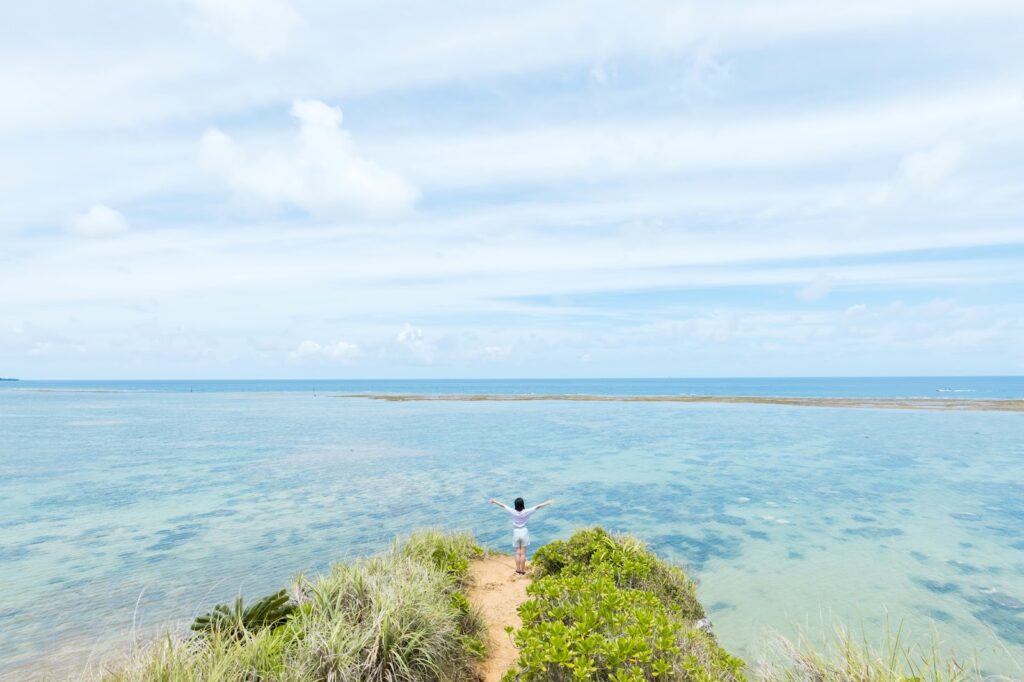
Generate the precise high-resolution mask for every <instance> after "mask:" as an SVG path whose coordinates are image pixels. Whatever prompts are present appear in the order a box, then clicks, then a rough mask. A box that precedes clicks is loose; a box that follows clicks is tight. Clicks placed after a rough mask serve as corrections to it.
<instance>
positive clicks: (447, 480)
mask: <svg viewBox="0 0 1024 682" xmlns="http://www.w3.org/2000/svg"><path fill="white" fill-rule="evenodd" d="M0 432H2V434H3V449H2V451H0V529H2V532H0V573H2V575H3V576H4V581H3V583H4V597H3V600H2V602H0V673H2V672H3V671H5V670H7V671H12V670H14V669H15V668H18V667H20V666H22V665H24V664H25V663H27V662H29V661H32V660H35V659H38V658H39V657H41V656H49V657H51V658H52V657H53V656H54V655H57V656H60V654H62V653H63V654H68V653H70V652H72V651H74V652H84V651H90V650H93V649H94V647H97V646H106V645H107V644H108V643H109V640H110V635H111V634H115V635H118V636H123V637H127V636H129V634H130V632H131V630H132V627H133V620H134V627H135V629H136V631H137V632H141V633H146V632H152V631H153V630H154V628H156V629H159V628H160V627H161V626H162V624H163V623H165V622H167V621H168V620H169V619H187V618H190V617H192V616H193V615H194V614H195V613H196V612H197V611H200V610H203V609H206V608H208V607H209V606H210V605H211V604H213V603H215V602H216V601H223V600H226V599H228V598H230V597H232V596H234V595H235V594H236V593H238V592H239V590H241V591H242V592H243V593H244V594H248V595H256V594H260V593H262V592H264V591H270V590H272V589H276V588H277V587H278V586H279V585H280V584H282V583H284V582H285V581H287V579H288V578H289V577H290V576H292V575H294V573H295V572H297V571H298V570H300V569H307V570H316V569H322V568H324V567H325V566H326V565H327V564H328V563H329V562H330V561H331V560H336V559H344V558H348V557H351V556H353V555H355V554H361V553H368V552H374V551H378V550H380V549H382V548H383V547H384V546H386V544H387V543H388V542H389V541H390V539H391V538H392V537H393V536H394V535H395V534H396V533H404V532H406V531H408V530H409V529H411V528H414V527H417V526H421V525H430V524H434V525H445V526H448V527H452V528H468V529H470V530H472V531H474V532H475V533H476V534H477V535H478V537H480V538H481V539H482V540H483V541H485V542H486V543H488V544H491V545H494V546H496V547H499V548H502V547H504V546H505V545H506V543H507V537H506V536H507V534H508V532H507V529H506V524H507V521H506V519H505V518H504V517H503V515H502V514H501V513H500V512H499V511H498V510H495V509H494V508H493V507H488V506H487V505H486V500H487V499H488V498H489V497H491V496H503V497H512V496H513V495H514V494H515V493H520V492H521V493H522V494H523V495H524V496H525V497H526V498H527V501H528V502H529V501H531V500H536V501H539V500H540V499H541V498H545V497H554V498H555V499H556V500H557V505H556V506H555V507H554V508H552V509H551V510H545V511H543V512H541V513H540V514H539V515H538V516H537V517H536V520H535V522H533V523H531V534H532V538H533V541H534V543H535V545H536V544H538V543H542V542H545V541H547V540H549V539H552V538H555V537H559V536H563V535H565V534H567V533H568V532H569V531H570V530H571V529H572V528H573V527H575V526H578V525H583V524H591V523H600V524H603V525H605V526H607V527H609V528H612V529H616V530H622V531H627V532H630V533H634V534H636V535H639V536H641V537H643V538H646V539H647V540H648V541H649V542H650V543H651V544H652V546H653V547H654V548H655V549H656V550H657V551H659V552H661V553H663V554H664V555H667V556H669V557H672V558H674V559H676V560H678V561H680V562H684V563H686V564H688V565H689V566H690V568H691V571H692V572H693V574H694V575H695V576H696V577H698V578H699V580H700V582H701V586H700V595H701V598H702V600H703V601H704V603H705V604H706V605H708V606H709V607H710V609H709V610H710V611H711V616H712V619H713V621H714V624H715V629H716V631H717V632H718V634H719V636H720V637H721V639H722V640H723V643H724V644H725V645H726V646H727V647H729V648H730V649H732V650H734V651H737V652H738V653H740V654H742V655H744V656H747V657H748V658H750V659H753V658H754V657H756V655H757V648H758V647H757V645H758V644H759V643H760V642H762V641H764V639H765V638H766V637H767V636H769V635H770V633H771V632H772V631H778V632H782V633H786V634H791V633H792V632H793V629H794V626H795V625H797V624H805V625H807V624H809V629H810V630H811V632H812V633H814V632H821V630H822V627H823V626H822V623H823V622H825V623H827V622H831V621H832V620H838V621H842V622H845V623H848V624H851V625H853V626H854V627H855V628H859V627H860V625H861V624H863V625H864V627H865V628H866V629H867V630H868V631H869V632H876V631H877V632H880V631H881V630H882V629H883V628H884V627H885V620H886V618H888V620H889V623H890V625H892V626H893V627H895V626H897V625H899V623H900V622H902V623H903V624H904V627H905V628H909V630H910V631H911V632H912V634H913V635H914V636H916V637H917V638H919V639H921V640H926V641H927V640H929V639H930V638H931V636H932V632H933V631H934V632H935V633H937V635H938V636H939V638H940V639H941V641H942V642H943V644H944V646H946V647H952V648H955V649H956V650H957V651H959V652H961V653H970V652H976V653H977V655H978V657H979V659H980V660H981V661H982V663H983V664H984V665H985V667H986V668H987V669H989V670H992V671H995V672H1002V673H1004V674H1009V675H1013V676H1014V677H1022V676H1024V673H1022V672H1021V669H1020V668H1018V667H1017V664H1016V663H1014V662H1013V659H1016V661H1019V662H1021V663H1022V664H1024V441H1022V436H1024V415H1020V414H1014V413H997V412H923V411H907V410H881V409H879V410H876V409H832V408H809V407H787V406H777V405H743V404H673V403H571V402H523V403H517V402H505V403H488V402H439V403H433V402H407V403H386V402H378V401H371V400H365V399H359V398H337V397H330V396H329V395H325V394H323V393H318V394H316V395H314V394H313V393H312V392H309V391H304V392H303V391H297V390H293V391H269V390H268V391H231V392H218V391H202V392H194V393H188V392H183V391H181V390H177V391H174V390H132V391H114V392H103V393H98V392H85V391H35V390H29V389H24V388H17V389H8V388H5V389H4V390H2V391H0ZM136 605H137V608H136ZM76 658H78V656H76ZM79 660H82V659H79Z"/></svg>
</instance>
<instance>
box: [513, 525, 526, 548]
mask: <svg viewBox="0 0 1024 682" xmlns="http://www.w3.org/2000/svg"><path fill="white" fill-rule="evenodd" d="M529 546H530V533H529V532H528V531H527V530H526V529H525V528H513V529H512V548H513V549H519V548H520V547H529Z"/></svg>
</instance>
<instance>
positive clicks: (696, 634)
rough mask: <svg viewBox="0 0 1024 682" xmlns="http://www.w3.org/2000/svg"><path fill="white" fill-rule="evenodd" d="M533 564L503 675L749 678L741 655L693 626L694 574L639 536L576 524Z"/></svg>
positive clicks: (556, 679)
mask: <svg viewBox="0 0 1024 682" xmlns="http://www.w3.org/2000/svg"><path fill="white" fill-rule="evenodd" d="M534 572H535V575H536V576H538V578H537V580H536V581H535V582H534V583H533V584H532V585H531V586H530V588H529V590H528V594H529V595H530V599H529V600H528V601H527V602H526V603H524V604H523V605H522V606H521V607H520V609H519V614H520V616H521V617H522V619H523V627H522V628H520V630H519V631H518V632H517V633H516V635H515V641H516V645H517V646H518V647H519V648H520V656H519V661H518V663H517V665H516V667H515V668H514V669H513V670H511V671H509V672H508V674H507V675H506V679H507V680H522V681H523V682H541V681H550V682H563V681H564V682H568V681H570V680H580V681H582V680H598V681H600V680H607V681H610V682H639V681H641V680H699V681H701V682H705V681H706V682H711V681H736V682H738V681H741V680H744V677H743V665H744V664H743V661H741V660H740V659H738V658H736V657H734V656H732V655H730V654H729V653H728V652H726V651H725V650H724V649H722V648H721V647H720V646H719V645H718V643H717V642H715V640H714V638H713V637H712V636H711V635H709V634H707V633H706V632H703V631H701V630H699V629H697V628H696V627H695V621H696V620H697V619H698V618H701V617H703V615H704V610H703V608H701V606H700V603H699V602H698V601H697V598H696V594H695V589H694V586H693V583H692V581H690V580H689V579H687V578H686V576H685V575H684V574H683V572H682V571H681V570H679V569H678V568H675V567H672V566H669V565H667V564H665V563H663V562H661V561H660V560H659V559H658V558H657V557H655V556H654V555H653V554H651V553H650V552H649V551H647V550H646V549H645V548H644V546H643V545H642V544H641V543H639V542H638V541H636V540H633V539H632V538H615V537H612V536H611V535H609V534H608V533H607V532H605V531H604V530H602V529H600V528H591V529H587V530H582V531H578V532H577V533H575V534H573V536H572V537H570V538H569V539H568V540H565V541H556V542H552V543H550V544H548V545H545V546H544V547H542V548H540V549H539V550H538V551H537V554H536V556H535V557H534Z"/></svg>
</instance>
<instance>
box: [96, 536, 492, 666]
mask: <svg viewBox="0 0 1024 682" xmlns="http://www.w3.org/2000/svg"><path fill="white" fill-rule="evenodd" d="M482 553H483V552H482V550H481V549H480V547H479V546H478V545H477V544H476V542H475V541H474V540H473V538H472V537H471V536H470V535H468V534H444V533H440V532H437V531H429V530H428V531H418V532H417V533H414V534H413V535H412V536H411V537H409V538H408V539H407V540H406V541H405V542H404V543H400V544H399V543H396V545H395V546H394V547H393V548H392V550H391V551H390V552H388V553H386V554H384V555H382V556H378V557H374V558H371V559H364V560H359V561H356V562H353V563H350V564H335V565H333V566H332V567H331V569H330V571H329V572H328V573H327V575H324V576H321V577H319V578H318V579H316V580H306V579H304V578H301V577H300V578H299V579H298V581H297V584H296V586H295V589H294V593H293V596H292V599H291V600H289V602H288V603H287V605H285V604H280V603H279V601H280V600H279V599H274V597H276V596H278V595H271V597H268V598H267V599H265V600H261V601H260V602H258V603H257V604H255V605H254V606H253V607H250V609H254V612H252V613H250V615H252V616H253V617H252V618H246V615H245V614H246V612H247V609H243V608H241V602H239V603H238V604H236V608H235V609H234V610H232V609H231V608H229V607H226V606H224V607H223V608H220V609H219V610H217V609H215V611H214V612H212V614H207V617H205V620H203V619H200V625H201V626H200V627H199V629H198V632H197V634H196V635H193V636H191V637H185V638H181V637H175V636H170V635H169V636H167V637H166V638H164V639H163V640H159V641H156V642H153V643H151V644H149V645H148V646H146V647H144V648H142V649H140V650H138V651H137V652H135V654H134V655H133V656H132V658H131V659H130V660H129V661H127V662H126V663H125V664H123V665H121V666H119V667H118V668H116V669H113V670H109V671H105V672H103V673H102V674H101V679H103V680H106V681H110V682H151V681H156V680H159V681H161V682H179V681H180V682H193V681H195V682H200V681H202V682H212V681H214V680H216V681H221V680H223V681H224V682H235V681H237V682H243V681H244V682H255V681H260V682H264V681H266V682H270V681H280V682H300V681H301V682H320V681H323V682H328V681H330V682H349V681H355V680H360V681H363V680H366V681H376V680H380V681H387V682H421V681H431V680H436V681H441V682H446V681H451V682H455V681H460V682H461V681H463V680H469V679H473V677H474V671H473V670H474V664H475V663H476V661H477V660H479V659H480V658H481V657H482V656H483V654H484V646H483V639H482V638H483V636H484V633H485V627H484V625H483V622H482V620H481V618H480V616H479V614H478V613H477V612H476V611H475V610H474V609H473V608H471V606H470V604H469V601H468V600H467V598H466V595H465V589H466V586H467V581H468V569H469V561H470V559H471V558H474V557H477V556H480V555H482ZM261 604H262V607H261V608H260V609H256V608H255V607H256V606H260V605H261ZM275 604H276V606H275ZM281 609H287V610H288V611H289V612H288V614H287V615H286V616H285V617H284V619H283V621H281V620H280V619H272V618H271V616H272V615H273V614H277V613H280V611H281ZM217 613H220V614H221V615H219V616H218V615H214V614H217ZM261 613H262V614H263V615H265V616H266V617H265V618H261V617H258V616H260V614H261Z"/></svg>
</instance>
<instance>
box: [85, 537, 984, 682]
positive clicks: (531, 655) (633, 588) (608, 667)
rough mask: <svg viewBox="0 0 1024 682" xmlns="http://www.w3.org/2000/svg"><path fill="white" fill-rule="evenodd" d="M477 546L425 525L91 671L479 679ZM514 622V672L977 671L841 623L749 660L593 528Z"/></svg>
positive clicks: (118, 681)
mask: <svg viewBox="0 0 1024 682" xmlns="http://www.w3.org/2000/svg"><path fill="white" fill-rule="evenodd" d="M483 556H484V550H483V549H481V548H480V546H479V545H478V544H477V543H476V541H475V540H474V539H473V538H472V536H470V535H468V534H465V533H447V534H446V533H442V532H439V531H434V530H423V531H418V532H416V533H414V534H412V535H411V536H410V537H409V538H408V539H407V540H405V541H404V542H396V543H395V545H394V546H393V547H392V549H391V550H390V551H389V552H387V553H385V554H383V555H380V556H377V557H373V558H369V559H359V560H356V561H354V562H351V563H346V564H335V565H333V566H332V567H331V569H330V571H328V573H327V574H326V575H323V576H320V577H318V578H317V579H315V580H307V579H306V578H304V577H302V576H300V577H299V578H298V579H297V580H296V583H295V585H294V586H293V588H292V590H291V591H290V593H289V592H287V591H282V592H279V593H276V594H274V595H269V596H268V597H266V598H264V599H262V600H258V601H257V602H255V603H252V604H250V605H249V606H248V607H246V606H245V604H243V603H242V602H241V600H239V601H238V602H236V603H235V604H234V605H222V606H219V607H217V608H216V609H215V610H214V611H213V612H211V613H209V614H207V615H206V616H203V617H200V618H199V619H197V621H196V623H194V624H193V628H192V629H193V631H194V632H193V634H191V635H188V636H183V635H168V636H167V637H165V638H163V639H160V640H157V641H153V642H151V643H149V644H147V645H145V646H142V647H140V648H138V649H137V650H136V651H134V652H133V653H132V654H131V655H130V656H129V657H128V658H127V659H126V660H124V661H122V662H120V663H118V664H117V665H115V666H112V667H108V668H106V669H104V670H102V671H100V672H99V673H98V674H97V677H98V678H99V679H100V680H104V681H109V682H157V681H160V682H213V681H218V682H219V681H224V682H271V681H275V682H348V681H356V680H365V681H374V682H376V681H380V682H414V681H424V682H427V681H438V682H455V681H457V680H467V681H469V680H475V679H478V674H479V673H478V671H479V665H478V664H479V662H480V661H481V660H483V659H484V657H485V656H486V655H487V642H485V639H486V624H485V621H484V617H485V614H481V613H479V612H478V611H477V609H476V608H475V607H474V606H473V605H472V604H471V603H470V601H469V599H468V598H467V587H468V584H469V581H470V580H471V578H470V570H469V569H470V564H471V562H472V561H474V560H477V559H479V558H481V557H483ZM533 577H534V581H533V583H532V584H531V585H530V587H529V588H528V590H527V594H528V599H527V600H526V601H525V602H523V603H522V604H521V605H520V607H519V614H520V616H521V617H522V627H520V628H519V629H518V630H514V631H513V630H512V628H509V630H510V632H509V636H510V637H512V638H513V641H514V642H515V644H516V647H517V648H518V650H519V658H518V661H517V662H516V663H515V665H513V666H512V668H511V669H510V670H509V671H508V672H507V673H506V675H505V680H506V681H507V682H512V681H514V680H522V681H523V682H546V681H550V682H563V681H564V682H570V681H582V680H600V681H607V682H641V681H649V682H655V681H657V682H661V681H695V682H696V681H699V682H716V681H722V682H744V681H745V680H748V679H751V680H762V681H763V682H959V681H961V680H980V679H982V676H981V675H980V673H978V672H977V671H975V670H968V669H966V668H964V667H962V666H961V665H960V664H958V663H957V662H956V661H952V660H949V659H945V658H943V657H941V656H939V655H938V654H937V653H936V652H934V651H932V652H926V653H925V654H924V655H918V654H916V653H914V651H913V650H912V649H910V648H908V647H905V646H903V644H902V643H901V642H900V640H899V636H898V635H897V636H894V637H889V638H888V639H887V640H886V643H885V645H884V646H883V648H882V649H881V650H880V651H878V650H875V649H873V648H872V647H870V646H868V645H867V644H865V643H862V642H858V641H856V640H854V639H853V638H851V637H849V636H847V635H845V634H840V636H839V637H838V638H837V640H836V642H835V645H834V646H833V647H831V648H830V649H828V650H826V651H825V652H824V653H822V652H820V651H819V650H816V649H815V648H814V647H811V646H807V645H806V644H805V643H804V642H798V643H796V644H794V643H791V642H788V641H786V640H779V642H778V646H777V647H776V652H775V655H774V656H772V657H771V658H770V659H768V660H764V661H760V662H759V663H758V664H757V665H756V666H755V667H753V668H751V667H750V666H748V665H747V664H746V663H745V662H744V661H743V660H741V659H740V658H738V657H736V656H734V655H732V654H730V653H729V652H728V651H726V650H725V649H724V648H723V647H722V646H721V645H720V644H719V642H718V641H717V639H716V638H715V636H714V635H713V634H712V632H711V630H710V627H709V624H708V623H707V621H706V619H705V615H704V609H703V607H702V606H701V604H700V602H699V601H698V599H697V596H696V590H695V586H694V583H693V582H692V581H691V580H690V579H689V578H688V577H687V576H686V575H685V573H684V572H683V571H682V569H680V568H679V567H677V566H674V565H672V564H670V563H668V562H665V561H663V560H661V559H659V558H658V557H657V556H655V555H654V554H653V553H651V552H650V551H649V550H647V549H646V548H645V547H644V545H643V544H642V543H641V542H640V541H638V540H636V539H634V538H630V537H627V536H613V535H610V534H609V533H607V532H606V531H604V530H603V529H600V528H590V529H584V530H580V531H577V532H576V533H574V534H573V535H572V536H571V537H570V538H568V539H567V540H559V541H555V542H552V543H549V544H547V545H545V546H543V547H541V548H540V549H539V550H538V551H537V553H536V555H535V557H534V564H533Z"/></svg>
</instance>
